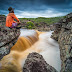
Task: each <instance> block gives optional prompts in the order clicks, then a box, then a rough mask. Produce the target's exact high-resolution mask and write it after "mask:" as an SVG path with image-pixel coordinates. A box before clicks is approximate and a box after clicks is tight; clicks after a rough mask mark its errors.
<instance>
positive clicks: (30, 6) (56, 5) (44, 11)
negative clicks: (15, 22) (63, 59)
mask: <svg viewBox="0 0 72 72" xmlns="http://www.w3.org/2000/svg"><path fill="white" fill-rule="evenodd" d="M0 5H1V6H0V14H4V15H6V16H7V14H8V13H9V12H8V7H10V6H11V7H13V8H14V9H15V10H14V12H15V14H16V16H17V17H18V18H38V17H45V18H51V17H60V16H65V15H66V14H68V13H70V12H72V11H71V10H72V1H71V0H12V1H10V0H6V1H5V0H1V1H0Z"/></svg>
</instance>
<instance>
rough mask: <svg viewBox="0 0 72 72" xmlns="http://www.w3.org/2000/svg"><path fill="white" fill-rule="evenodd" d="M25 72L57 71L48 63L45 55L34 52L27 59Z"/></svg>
mask: <svg viewBox="0 0 72 72" xmlns="http://www.w3.org/2000/svg"><path fill="white" fill-rule="evenodd" d="M23 72H57V71H56V70H55V69H54V68H53V67H52V66H50V65H49V64H47V63H46V61H45V60H44V58H43V56H42V55H40V54H38V53H36V52H33V53H30V54H29V55H28V57H27V59H26V61H25V64H24V67H23Z"/></svg>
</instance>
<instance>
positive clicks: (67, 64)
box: [52, 13, 72, 72]
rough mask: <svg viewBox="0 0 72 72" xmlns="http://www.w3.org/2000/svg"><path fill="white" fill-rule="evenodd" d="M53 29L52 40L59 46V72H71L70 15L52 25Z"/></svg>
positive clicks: (71, 33)
mask: <svg viewBox="0 0 72 72" xmlns="http://www.w3.org/2000/svg"><path fill="white" fill-rule="evenodd" d="M54 27H55V30H54V33H53V35H52V38H53V39H55V40H57V41H58V43H59V46H60V56H61V60H62V65H61V72H72V13H70V14H68V15H66V16H65V18H64V19H62V20H60V21H59V22H58V23H56V24H54Z"/></svg>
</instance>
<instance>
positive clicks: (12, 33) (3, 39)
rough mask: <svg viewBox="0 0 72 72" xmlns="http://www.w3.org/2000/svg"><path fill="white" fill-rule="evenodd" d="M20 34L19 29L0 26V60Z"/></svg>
mask: <svg viewBox="0 0 72 72" xmlns="http://www.w3.org/2000/svg"><path fill="white" fill-rule="evenodd" d="M19 35H20V30H19V29H15V28H14V29H10V28H7V27H0V60H1V59H2V58H3V56H5V55H7V54H8V53H9V52H10V48H11V47H12V46H13V45H14V44H15V43H16V41H17V39H18V37H19Z"/></svg>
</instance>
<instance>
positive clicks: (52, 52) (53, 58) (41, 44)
mask: <svg viewBox="0 0 72 72" xmlns="http://www.w3.org/2000/svg"><path fill="white" fill-rule="evenodd" d="M34 34H35V31H34V30H21V35H20V36H24V37H26V36H30V35H34ZM51 34H52V31H49V32H46V33H43V34H40V35H39V40H38V41H37V42H36V43H35V44H34V45H33V47H35V48H37V49H41V50H42V51H41V52H40V54H41V55H42V56H43V57H44V59H45V61H46V62H47V63H48V64H49V65H51V66H52V67H54V68H55V69H56V70H57V71H58V72H60V70H61V59H60V50H59V45H58V43H57V42H56V41H55V40H53V39H52V38H50V36H51ZM33 52H34V51H33Z"/></svg>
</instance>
